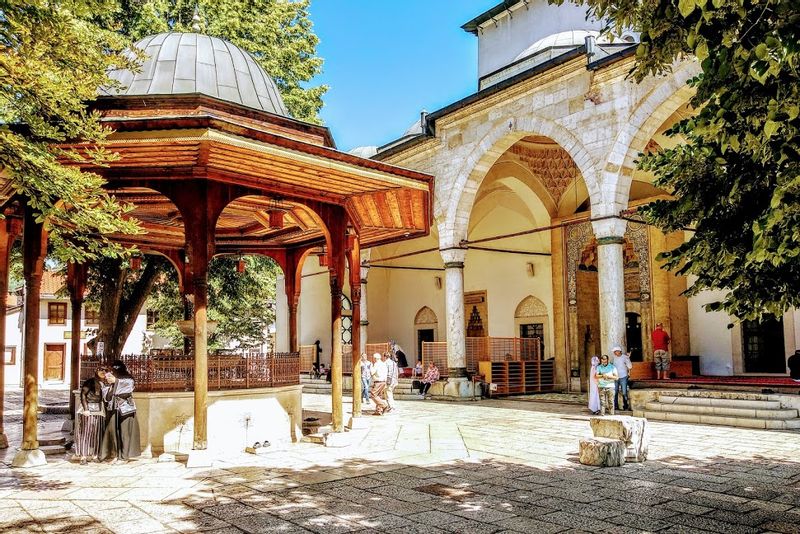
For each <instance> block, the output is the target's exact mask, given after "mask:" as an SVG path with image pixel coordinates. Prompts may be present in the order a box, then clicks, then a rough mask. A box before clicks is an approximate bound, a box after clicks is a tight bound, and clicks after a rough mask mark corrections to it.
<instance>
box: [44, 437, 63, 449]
mask: <svg viewBox="0 0 800 534" xmlns="http://www.w3.org/2000/svg"><path fill="white" fill-rule="evenodd" d="M66 442H67V439H66V438H65V437H64V436H43V437H41V438H39V447H47V446H50V445H60V446H63V445H64V444H65V443H66Z"/></svg>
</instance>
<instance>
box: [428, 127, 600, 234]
mask: <svg viewBox="0 0 800 534" xmlns="http://www.w3.org/2000/svg"><path fill="white" fill-rule="evenodd" d="M529 135H539V136H545V137H548V138H550V139H552V140H553V141H555V142H556V143H558V145H559V146H560V147H561V148H563V149H564V150H566V152H567V153H568V154H569V155H570V157H571V158H572V160H573V161H574V162H575V165H576V166H577V167H578V170H579V171H580V173H581V176H582V177H583V179H584V181H585V182H586V184H587V188H588V189H589V190H590V191H596V190H598V184H597V183H596V180H595V176H596V169H595V164H594V160H593V159H592V157H591V155H590V154H589V152H588V151H587V150H586V148H584V146H583V145H582V144H581V142H580V141H579V140H578V138H577V137H575V135H573V134H572V133H571V132H570V131H569V130H568V129H566V128H564V127H562V126H560V125H559V124H557V123H556V122H554V121H551V120H548V119H544V118H541V117H537V116H534V115H528V116H525V117H519V118H510V119H507V120H505V121H503V122H502V123H501V124H499V125H497V126H495V127H494V128H492V129H491V130H490V131H489V132H488V133H487V134H486V135H484V136H483V138H482V139H481V140H480V141H479V142H478V143H477V144H476V145H475V146H474V147H473V148H472V150H471V152H470V154H469V155H468V156H467V157H466V159H465V161H464V164H463V165H462V166H461V168H460V170H459V172H458V175H457V176H456V180H455V182H454V183H453V184H452V192H451V196H450V197H449V198H448V200H447V207H446V212H445V214H444V220H443V221H442V222H443V225H442V224H441V223H440V230H439V233H440V239H441V241H442V242H443V243H442V244H443V245H444V246H458V244H459V243H460V241H461V240H462V239H466V237H467V230H468V226H469V217H468V216H467V215H465V214H469V213H470V211H471V210H472V205H473V204H474V202H475V196H476V194H477V192H478V189H479V187H480V185H481V182H483V179H484V177H485V176H486V174H487V172H488V171H489V169H491V167H492V165H494V163H495V162H496V161H497V160H498V159H499V158H500V156H502V155H503V153H505V151H506V150H508V149H509V148H510V147H511V145H513V144H514V143H516V142H517V141H519V140H520V139H522V138H523V137H526V136H529Z"/></svg>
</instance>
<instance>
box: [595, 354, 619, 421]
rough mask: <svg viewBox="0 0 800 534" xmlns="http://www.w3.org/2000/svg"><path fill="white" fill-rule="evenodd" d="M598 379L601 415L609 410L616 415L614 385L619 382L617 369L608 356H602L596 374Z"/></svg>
mask: <svg viewBox="0 0 800 534" xmlns="http://www.w3.org/2000/svg"><path fill="white" fill-rule="evenodd" d="M594 377H595V379H596V380H597V389H598V390H599V391H600V415H605V414H606V411H608V412H609V413H610V414H611V415H614V385H615V384H616V383H617V378H618V377H619V375H618V374H617V369H616V367H614V366H613V365H611V364H610V363H608V356H606V355H605V354H603V355H602V356H600V365H598V366H597V372H596V373H595V375H594Z"/></svg>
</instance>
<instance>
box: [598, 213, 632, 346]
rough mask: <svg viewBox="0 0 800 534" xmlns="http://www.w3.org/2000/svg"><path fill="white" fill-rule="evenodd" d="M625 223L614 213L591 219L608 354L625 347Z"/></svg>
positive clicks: (602, 332) (603, 336)
mask: <svg viewBox="0 0 800 534" xmlns="http://www.w3.org/2000/svg"><path fill="white" fill-rule="evenodd" d="M625 225H626V223H625V220H623V219H620V218H617V217H614V218H610V219H603V220H599V221H592V227H593V229H594V233H595V236H596V237H597V271H598V285H599V293H600V302H599V304H600V344H601V349H602V351H601V352H602V354H610V352H611V349H612V348H613V347H614V346H615V345H619V346H621V347H623V348H626V347H625V266H624V265H623V257H622V247H623V243H624V242H625V239H624V237H623V236H624V235H625Z"/></svg>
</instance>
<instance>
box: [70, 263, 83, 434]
mask: <svg viewBox="0 0 800 534" xmlns="http://www.w3.org/2000/svg"><path fill="white" fill-rule="evenodd" d="M67 287H68V289H69V300H70V305H71V306H72V324H71V327H72V328H71V329H72V337H71V338H70V353H69V355H70V374H69V376H70V379H69V389H70V392H71V394H70V396H69V413H70V418H71V419H73V420H74V419H75V391H76V390H77V389H80V387H81V309H82V307H83V294H84V292H85V289H86V265H85V264H76V263H70V264H69V265H68V266H67Z"/></svg>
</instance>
